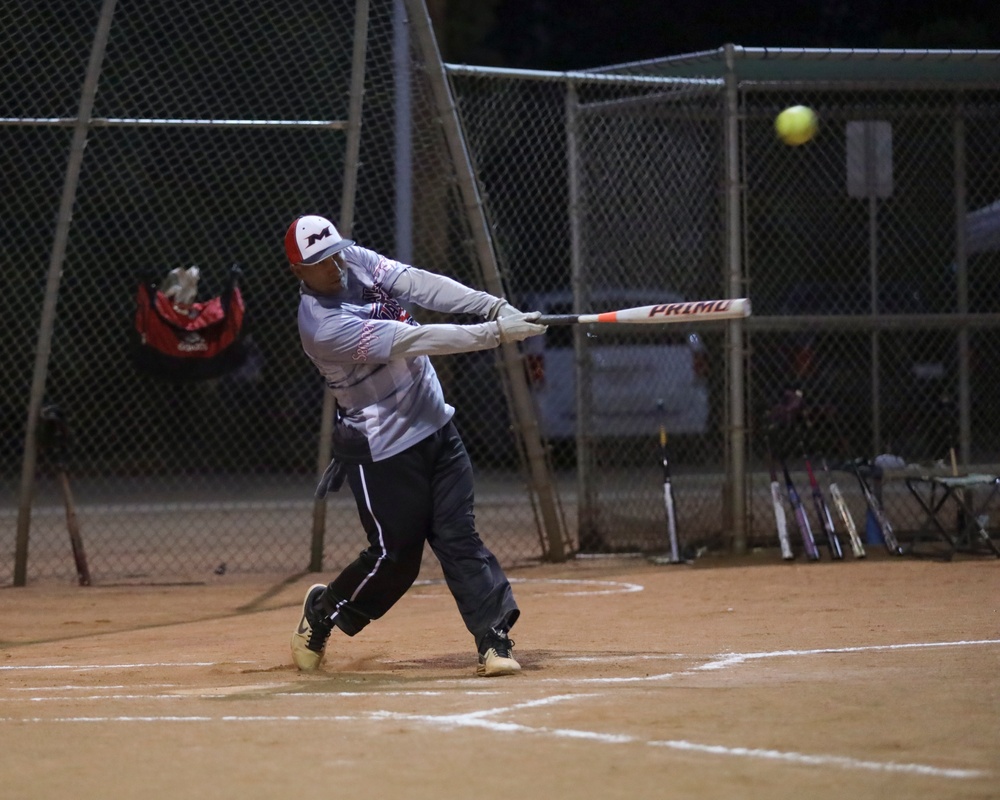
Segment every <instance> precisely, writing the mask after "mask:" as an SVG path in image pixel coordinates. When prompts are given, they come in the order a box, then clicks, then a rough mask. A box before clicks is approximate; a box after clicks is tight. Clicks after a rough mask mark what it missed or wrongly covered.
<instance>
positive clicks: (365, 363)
mask: <svg viewBox="0 0 1000 800" xmlns="http://www.w3.org/2000/svg"><path fill="white" fill-rule="evenodd" d="M285 253H286V254H287V256H288V261H289V264H290V265H291V271H292V273H293V274H294V275H295V276H296V277H297V278H298V279H299V280H300V282H301V283H300V300H299V312H298V324H299V335H300V337H301V339H302V348H303V350H305V353H306V355H307V356H309V358H310V359H312V361H313V363H314V364H315V365H316V368H317V369H318V370H319V372H320V374H322V376H323V377H324V379H325V380H326V383H327V385H328V386H329V387H330V388H331V389H332V391H333V395H334V397H335V399H336V401H337V414H336V419H335V424H334V433H333V456H334V458H333V461H332V462H331V464H330V467H329V468H328V469H327V470H326V472H325V473H324V475H323V478H322V479H321V481H320V485H319V487H318V488H317V495H318V496H320V497H323V496H325V495H326V493H327V491H329V490H333V491H336V490H337V489H338V488H339V487H340V485H341V484H342V483H343V481H344V479H345V478H346V480H347V482H348V484H349V485H350V487H351V490H352V492H353V493H354V497H355V500H356V502H357V506H358V514H359V516H360V518H361V525H362V527H363V528H364V530H365V533H366V534H367V539H368V547H367V548H366V549H365V550H364V551H363V552H362V553H361V555H360V556H359V557H358V558H357V559H356V560H355V561H354V562H353V563H352V564H350V565H348V566H347V567H346V568H345V569H344V570H343V571H342V572H341V573H340V574H339V575H338V576H337V577H336V578H334V579H333V580H332V581H331V582H330V583H329V584H328V585H326V586H324V585H323V584H316V585H314V586H312V587H310V588H309V590H308V592H307V593H306V597H305V600H304V602H303V604H302V618H301V620H300V621H299V624H298V627H297V628H296V629H295V632H294V633H293V634H292V659H293V661H294V662H295V664H296V666H298V668H299V669H300V670H304V671H307V672H311V671H313V670H315V669H316V668H317V667H319V665H320V663H321V662H322V660H323V656H324V654H325V652H326V644H327V640H328V638H329V636H330V634H331V632H332V631H333V629H334V628H339V629H340V630H341V631H343V632H344V633H346V634H347V635H348V636H354V635H355V634H357V633H358V632H359V631H361V629H362V628H364V627H365V626H366V625H367V624H368V623H369V622H371V621H372V620H373V619H378V618H379V617H381V616H382V615H383V614H385V612H386V611H388V610H389V609H390V608H392V606H393V604H394V603H395V602H396V601H397V600H399V598H400V597H402V596H403V594H404V593H405V592H406V590H407V589H409V588H410V586H411V585H412V584H413V581H414V580H415V579H416V577H417V574H418V573H419V571H420V561H421V556H422V554H423V548H424V542H427V543H429V544H430V546H431V549H432V550H433V551H434V554H435V556H437V558H438V560H439V561H440V562H441V567H442V569H443V571H444V577H445V581H446V583H447V585H448V588H449V590H450V591H451V593H452V596H453V597H454V598H455V602H456V603H457V604H458V610H459V613H460V614H461V615H462V619H463V621H464V622H465V626H466V627H467V628H468V629H469V632H470V633H471V634H472V635H473V637H474V638H475V642H476V648H477V650H478V653H479V665H478V668H477V674H478V675H482V676H496V675H509V674H511V673H514V672H517V671H518V670H519V669H520V665H519V664H518V663H517V661H516V660H515V658H514V654H513V646H514V643H513V642H512V641H511V640H510V636H509V632H510V629H511V627H512V626H513V625H514V623H515V622H516V621H517V618H518V615H519V614H520V611H519V609H518V607H517V604H516V603H515V602H514V596H513V593H512V591H511V587H510V583H509V581H508V580H507V577H506V575H505V574H504V572H503V569H502V568H501V567H500V564H499V563H498V562H497V559H496V557H495V556H494V555H493V553H491V552H490V551H489V550H488V549H487V547H486V546H485V545H484V544H483V541H482V540H481V539H480V537H479V534H478V533H477V532H476V529H475V525H474V517H473V480H472V465H471V462H470V461H469V456H468V453H467V452H466V450H465V445H464V444H463V443H462V439H461V438H460V437H459V434H458V431H457V430H456V429H455V426H454V424H453V423H452V421H451V420H452V416H453V414H454V413H455V409H454V408H452V407H451V406H450V405H448V404H447V403H446V402H445V399H444V395H443V393H442V390H441V384H440V383H439V382H438V378H437V374H436V373H435V371H434V367H433V366H432V365H431V361H430V359H429V358H428V356H432V355H446V354H449V353H461V352H467V351H472V350H485V349H488V348H492V347H497V346H499V345H500V344H501V342H517V341H521V340H523V339H526V338H528V337H529V336H537V335H539V334H541V333H544V332H545V326H544V325H540V324H538V323H537V322H535V320H537V319H538V317H539V312H533V313H529V314H524V313H521V312H520V311H518V310H517V309H516V308H513V307H512V306H511V305H510V304H508V303H507V301H506V300H504V299H502V298H499V297H494V296H492V295H490V294H487V293H485V292H478V291H474V290H472V289H470V288H468V287H466V286H463V285H462V284H461V283H458V282H456V281H454V280H451V279H450V278H446V277H444V276H441V275H436V274H434V273H430V272H426V271H424V270H421V269H417V268H416V267H413V266H410V265H408V264H402V263H400V262H398V261H394V260H392V259H390V258H387V257H385V256H383V255H380V254H379V253H376V252H375V251H373V250H368V249H366V248H364V247H360V246H358V245H357V244H356V243H355V242H353V241H351V240H349V239H344V238H343V237H341V235H340V233H339V232H338V231H337V228H336V227H335V226H334V224H333V223H332V222H331V221H330V220H328V219H325V218H324V217H320V216H314V215H309V216H302V217H299V218H297V219H296V220H295V221H294V222H292V224H291V225H290V226H289V228H288V231H287V232H286V234H285ZM401 300H402V301H408V302H409V303H412V304H415V305H417V306H420V307H423V308H426V309H431V310H434V311H443V312H453V313H467V314H475V315H479V316H482V317H484V318H485V319H486V321H485V322H482V323H479V324H473V325H451V324H434V325H418V324H417V323H416V321H415V320H414V319H413V318H412V317H411V316H410V315H409V313H407V311H406V310H405V309H404V308H403V306H402V305H401V304H400V301H401Z"/></svg>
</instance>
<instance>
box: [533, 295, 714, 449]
mask: <svg viewBox="0 0 1000 800" xmlns="http://www.w3.org/2000/svg"><path fill="white" fill-rule="evenodd" d="M683 299H684V298H682V297H679V296H678V295H677V294H675V293H673V292H651V291H639V290H617V291H600V292H592V293H591V297H590V300H591V302H590V308H589V309H587V310H588V311H595V312H597V311H614V310H617V309H620V308H631V307H634V306H644V305H654V304H659V303H672V302H678V301H681V300H683ZM521 307H523V308H524V309H525V310H531V311H541V312H542V314H571V313H574V309H573V296H572V293H571V292H570V291H569V290H564V291H554V292H545V293H540V294H534V295H530V296H526V297H525V298H524V299H523V301H522V302H521ZM575 327H577V326H573V325H567V326H550V327H549V329H548V332H547V333H546V334H545V336H538V337H533V338H531V339H527V340H525V342H524V343H523V351H524V354H525V361H526V367H527V373H528V379H529V385H530V386H531V391H532V394H533V396H534V398H535V401H536V405H537V413H538V416H539V425H540V428H541V432H542V434H543V436H545V437H547V438H550V439H571V438H573V437H575V436H576V431H577V391H576V374H577V366H576V351H575V349H574V347H573V330H574V328H575ZM583 329H584V331H585V335H586V336H587V337H588V339H587V342H588V347H587V348H586V356H587V358H586V359H585V360H584V361H583V363H582V365H581V367H582V369H583V374H584V375H585V376H586V375H588V373H589V380H588V384H589V387H590V392H589V397H588V398H587V399H588V400H589V405H590V414H589V420H588V422H587V430H586V431H584V432H585V433H586V434H587V435H588V436H595V437H633V436H647V437H648V436H655V434H656V431H657V430H658V427H659V424H660V421H661V420H662V421H663V423H664V424H665V425H666V428H667V431H668V432H669V433H670V434H699V433H704V432H705V431H706V430H707V427H708V416H709V392H708V381H707V378H708V363H707V351H706V348H705V345H704V343H703V342H702V340H701V337H699V335H698V334H697V333H695V332H694V331H691V330H689V329H688V328H687V327H684V326H675V325H618V324H613V325H612V324H609V325H589V326H583ZM585 386H586V385H585ZM661 400H662V401H663V410H662V412H661V411H660V409H659V408H658V402H659V401H661Z"/></svg>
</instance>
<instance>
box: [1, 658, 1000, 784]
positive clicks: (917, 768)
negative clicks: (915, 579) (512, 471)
mask: <svg viewBox="0 0 1000 800" xmlns="http://www.w3.org/2000/svg"><path fill="white" fill-rule="evenodd" d="M996 644H1000V639H974V640H960V641H953V642H907V643H901V644H889V645H865V646H857V647H831V648H811V649H806V650H776V651H771V652H756V653H723V654H719V655H716V656H714V657H713V660H711V661H709V662H708V663H707V664H703V665H701V666H699V667H693V668H691V669H689V670H685V671H683V672H679V673H664V674H662V675H648V676H642V677H624V678H594V679H579V680H577V681H574V682H576V683H622V682H638V681H650V680H654V681H655V680H662V679H665V678H671V677H674V676H676V675H683V674H692V673H695V672H698V671H705V670H718V669H725V668H727V667H730V666H738V665H740V664H744V663H746V662H748V661H752V660H760V659H766V658H787V657H797V656H809V655H827V654H838V653H864V652H880V651H881V652H885V651H896V650H913V649H928V648H938V647H968V646H977V645H996ZM676 657H683V656H680V655H678V656H676ZM217 663H218V662H186V663H184V662H173V663H163V664H155V665H148V664H120V665H59V666H54V665H53V666H51V667H48V666H47V665H40V666H38V667H35V668H38V669H45V668H62V669H78V670H88V669H105V668H111V667H117V668H138V667H143V666H183V667H190V666H214V665H216V664H217ZM227 663H233V662H227ZM241 663H253V662H241ZM30 668H31V667H15V666H10V667H0V669H30ZM545 680H556V681H559V682H562V683H565V682H566V681H565V680H564V679H545ZM234 690H238V687H234ZM337 694H338V695H341V696H358V695H359V694H360V693H358V692H340V693H337ZM366 694H371V695H373V696H380V697H381V696H387V695H391V694H400V695H403V694H424V695H428V696H431V695H437V694H443V692H412V693H407V692H398V693H383V692H371V693H366ZM283 696H284V695H283ZM288 696H308V697H311V698H315V697H316V694H315V693H311V692H310V693H288ZM324 696H325V695H324ZM597 696H599V695H593V694H589V695H578V694H577V695H554V696H551V697H547V698H541V699H539V700H534V701H529V702H527V703H521V704H517V705H513V706H507V707H502V708H495V709H485V710H480V711H475V712H470V713H465V714H449V715H422V714H403V713H398V712H390V711H375V712H371V713H370V714H368V715H362V716H352V715H347V716H343V715H340V716H301V715H283V716H270V715H258V716H240V715H224V716H219V717H212V716H169V717H164V716H109V717H59V718H43V717H30V718H23V717H22V718H0V722H55V723H59V722H310V721H320V722H322V721H338V722H344V721H356V720H359V719H391V720H395V721H400V720H407V721H412V722H422V723H426V724H431V725H434V726H437V727H446V728H447V727H451V728H455V727H479V728H484V729H488V730H492V731H495V732H510V733H529V734H537V735H548V736H556V737H562V738H572V739H587V740H592V741H599V742H604V743H607V744H627V743H640V744H647V745H650V746H655V747H666V748H669V749H673V750H681V751H690V752H701V753H706V754H711V755H721V756H728V757H741V758H755V759H765V760H771V761H782V762H786V763H792V764H799V765H805V766H834V767H840V768H843V769H855V770H867V771H875V772H892V773H907V774H914V775H921V776H928V777H941V778H955V779H967V778H977V777H986V776H988V775H990V773H989V772H985V771H982V770H973V769H955V768H946V767H936V766H933V765H929V764H916V763H901V762H895V761H867V760H862V759H855V758H850V757H846V756H834V755H822V754H820V755H816V754H807V753H796V752H791V751H781V750H767V749H760V748H747V747H726V746H723V745H710V744H702V743H697V742H689V741H686V740H663V741H658V740H642V739H640V738H638V737H635V736H631V735H629V734H604V733H598V732H595V731H585V730H576V729H568V728H545V727H542V728H535V727H530V726H526V725H521V724H519V723H510V722H498V721H495V720H490V719H488V717H491V716H495V715H496V714H499V713H506V712H511V711H515V710H520V709H524V708H531V707H536V706H539V705H549V704H552V703H556V702H561V701H563V700H571V699H577V698H583V697H597ZM120 697H121V698H124V699H134V697H138V696H120ZM150 697H157V698H160V699H164V698H172V699H176V698H177V697H179V696H178V695H166V696H164V695H152V696H150ZM75 699H80V698H75ZM94 699H101V698H98V697H95V698H94Z"/></svg>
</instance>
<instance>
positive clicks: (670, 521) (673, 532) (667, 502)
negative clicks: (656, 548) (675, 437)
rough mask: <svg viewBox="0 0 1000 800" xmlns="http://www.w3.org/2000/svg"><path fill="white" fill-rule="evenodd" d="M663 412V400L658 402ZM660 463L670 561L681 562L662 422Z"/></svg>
mask: <svg viewBox="0 0 1000 800" xmlns="http://www.w3.org/2000/svg"><path fill="white" fill-rule="evenodd" d="M657 407H658V408H659V410H660V413H661V414H662V413H663V401H662V400H660V401H658V402H657ZM660 463H661V465H662V467H663V507H664V508H665V509H666V512H667V534H668V536H669V538H670V563H671V564H680V563H681V555H680V548H679V546H678V541H677V512H676V510H675V509H674V487H673V481H672V480H671V478H670V459H669V457H668V454H667V429H666V426H664V425H663V423H660Z"/></svg>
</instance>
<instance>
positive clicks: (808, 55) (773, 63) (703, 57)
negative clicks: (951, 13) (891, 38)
mask: <svg viewBox="0 0 1000 800" xmlns="http://www.w3.org/2000/svg"><path fill="white" fill-rule="evenodd" d="M597 71H599V72H601V73H602V74H605V75H608V74H615V75H622V74H628V75H637V74H638V75H661V76H666V75H671V76H674V77H678V76H690V75H697V76H702V77H708V76H718V77H722V76H725V75H735V76H736V77H738V78H739V79H741V80H746V79H757V80H775V81H780V80H790V81H795V80H799V81H802V80H809V81H817V80H826V81H841V80H877V79H898V80H903V81H909V82H922V81H927V80H939V81H966V82H969V83H983V82H986V83H995V82H997V81H998V80H1000V50H909V49H899V50H890V49H861V48H850V49H848V48H830V49H823V48H808V47H799V48H794V47H743V46H741V45H735V44H728V45H724V46H723V47H720V48H717V49H715V50H702V51H698V52H694V53H684V54H681V55H675V56H667V57H664V58H655V59H646V60H643V61H633V62H628V63H624V64H614V65H610V66H606V67H600V68H599V69H598V70H597Z"/></svg>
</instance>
